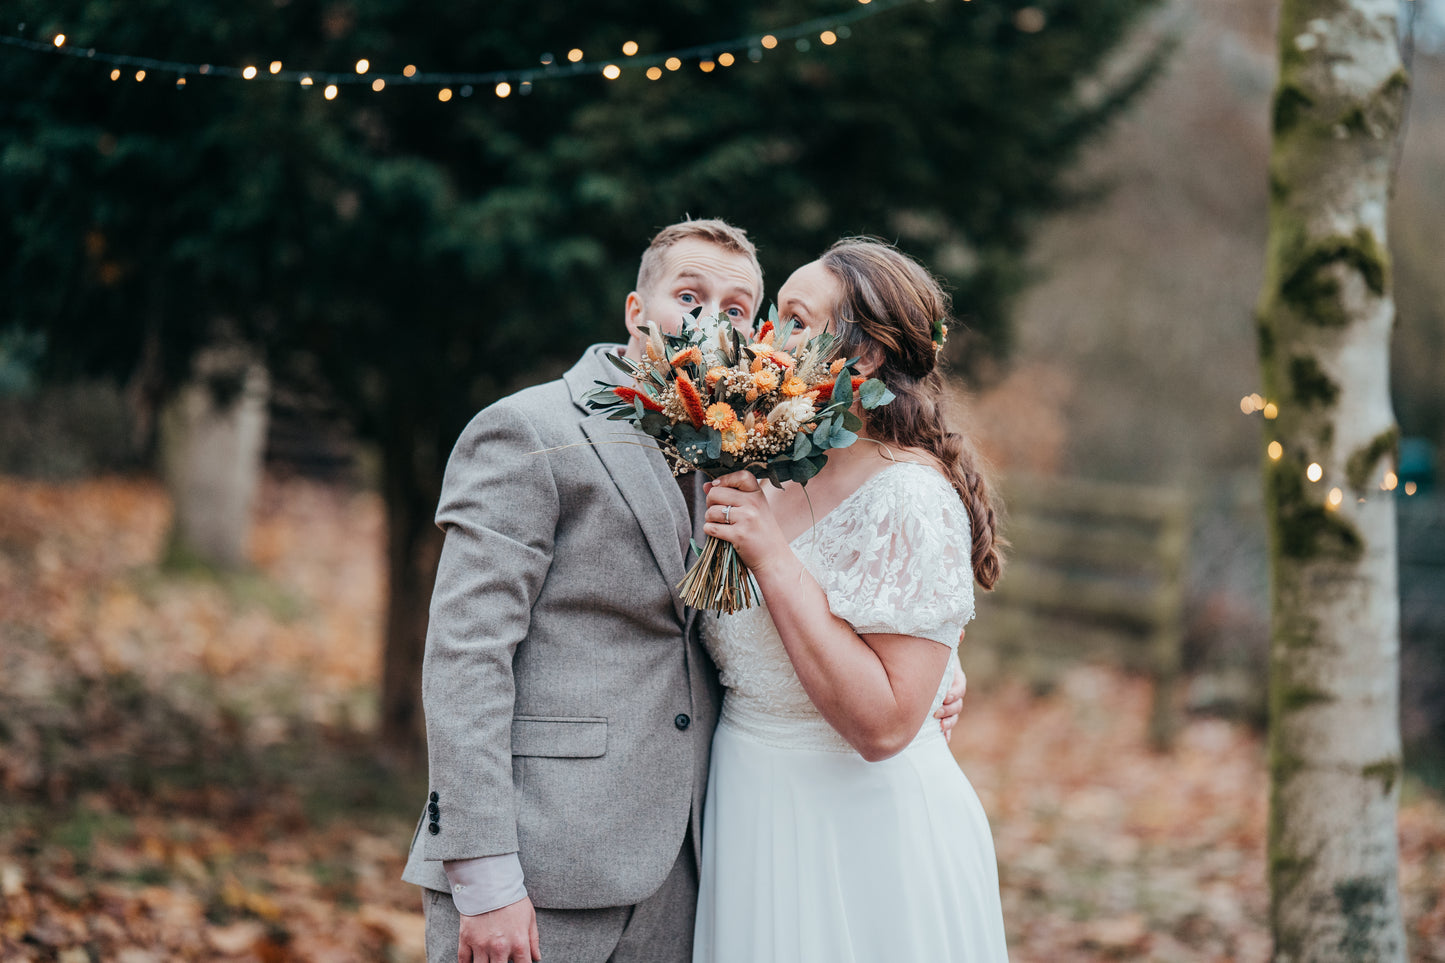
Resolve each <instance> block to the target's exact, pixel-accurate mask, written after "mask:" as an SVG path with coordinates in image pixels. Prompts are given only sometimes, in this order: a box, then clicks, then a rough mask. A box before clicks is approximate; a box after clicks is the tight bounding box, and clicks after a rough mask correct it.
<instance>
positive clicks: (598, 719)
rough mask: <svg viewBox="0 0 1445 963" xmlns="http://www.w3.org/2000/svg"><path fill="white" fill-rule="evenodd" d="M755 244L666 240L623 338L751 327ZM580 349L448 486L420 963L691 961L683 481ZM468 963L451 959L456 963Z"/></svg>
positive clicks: (704, 678)
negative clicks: (587, 398) (592, 402)
mask: <svg viewBox="0 0 1445 963" xmlns="http://www.w3.org/2000/svg"><path fill="white" fill-rule="evenodd" d="M762 293H763V278H762V269H761V268H760V267H759V265H758V260H757V254H756V251H755V249H754V247H753V245H752V243H751V242H750V241H749V240H748V238H747V235H746V234H745V233H744V232H743V231H741V230H739V229H737V228H735V227H732V226H731V225H729V224H726V223H724V222H722V221H716V220H698V221H684V222H682V223H679V224H674V225H672V226H671V227H668V228H665V229H663V230H662V231H661V232H660V233H659V234H658V235H657V236H656V237H655V238H653V240H652V243H651V244H650V245H649V247H648V248H647V250H646V251H645V252H644V254H643V256H642V263H641V267H640V269H639V271H638V277H637V290H635V291H634V292H632V293H631V294H629V295H628V297H627V302H626V309H625V318H626V324H627V330H628V335H629V342H628V345H627V349H626V351H627V354H629V355H631V356H634V357H635V356H638V355H639V354H640V353H641V351H642V347H643V344H644V339H643V337H642V336H641V335H639V333H638V327H639V326H640V325H643V324H646V323H648V322H658V323H661V324H662V325H663V327H664V328H665V329H666V328H672V329H674V330H675V329H676V327H677V326H678V324H679V323H680V319H681V317H682V315H683V314H685V313H689V312H693V311H695V310H697V309H698V308H699V307H700V308H701V309H702V313H703V314H705V315H716V316H718V317H728V318H731V319H733V320H734V321H735V323H737V324H739V325H748V324H750V323H751V321H752V319H753V318H754V317H756V316H757V310H758V307H759V305H760V303H761V299H762ZM616 350H617V346H616V345H598V346H594V347H592V348H590V349H588V351H587V352H586V353H585V354H584V355H583V356H582V359H581V360H580V361H578V362H577V364H576V365H574V366H573V367H572V369H571V370H570V371H568V372H567V373H566V374H565V375H563V376H562V378H561V379H560V380H558V381H553V382H549V383H547V384H543V385H539V386H537V387H534V388H528V389H526V390H524V391H521V392H518V393H517V394H515V395H512V396H510V397H507V398H503V399H502V400H501V401H498V402H497V403H496V404H494V405H492V406H491V407H489V408H487V409H486V410H484V411H482V412H481V413H480V414H478V415H477V416H476V417H475V418H474V419H473V420H472V422H471V424H470V425H468V426H467V428H466V430H465V431H464V432H463V433H462V436H461V438H460V439H459V440H458V441H457V444H456V448H455V449H454V450H453V452H452V456H451V460H450V461H449V463H448V465H447V471H446V477H445V481H444V483H443V486H442V496H441V501H440V504H439V506H438V508H437V515H436V520H437V524H438V525H439V526H440V527H441V528H442V529H443V531H444V532H445V533H446V538H445V542H444V547H443V549H442V555H441V561H440V564H439V566H438V570H437V579H436V588H435V590H434V592H433V595H432V605H431V620H430V624H429V627H428V631H427V639H426V656H425V668H424V671H423V681H422V699H423V705H424V708H425V710H426V723H427V746H428V755H429V761H430V771H431V774H430V788H429V793H428V799H427V801H426V804H425V811H424V812H423V814H422V818H421V821H420V822H419V824H418V827H417V832H416V835H415V836H414V838H413V841H412V847H411V852H410V855H409V858H408V860H407V865H406V870H405V872H404V873H403V875H402V878H403V879H405V880H407V881H408V882H412V883H417V884H419V885H421V886H423V887H425V888H426V892H424V894H423V896H424V910H425V913H426V940H427V959H428V960H429V961H430V963H455V961H458V960H460V961H462V963H467V961H475V963H484V961H485V963H504V961H505V963H514V961H516V963H525V961H530V960H536V959H540V958H542V957H541V955H540V950H542V949H545V952H546V957H545V958H546V959H548V960H551V961H554V963H592V961H595V963H603V961H607V960H612V961H616V963H629V961H649V963H650V961H657V963H664V961H666V963H683V961H685V960H688V959H690V957H691V944H692V921H693V915H694V912H695V905H696V901H697V865H698V858H699V855H700V852H701V849H700V840H699V836H698V834H699V831H700V829H701V826H702V819H701V811H702V802H703V791H704V786H705V783H706V779H707V770H708V753H709V749H710V747H711V741H712V732H713V727H714V725H715V723H716V721H717V713H718V704H719V691H718V684H717V678H716V672H715V670H714V668H713V666H712V663H711V661H710V660H709V659H708V657H707V654H706V653H705V652H704V651H703V648H702V645H701V643H700V640H699V637H698V631H697V622H698V617H697V614H696V613H695V612H693V611H691V610H689V609H687V608H685V607H684V606H683V604H682V602H681V600H680V599H679V597H678V594H677V590H676V589H675V588H674V586H676V585H677V583H678V581H679V580H681V578H682V576H683V573H684V570H685V564H686V554H687V551H688V542H689V539H690V538H693V537H696V538H697V539H698V540H699V541H701V539H702V536H701V534H700V532H701V528H700V526H699V525H697V524H696V523H695V522H694V519H693V518H692V517H691V511H692V505H693V500H694V498H696V497H697V495H696V493H695V492H694V485H695V484H696V478H695V476H693V475H686V476H683V477H682V478H680V479H674V478H673V476H672V474H671V472H670V471H669V469H668V467H667V465H666V463H665V462H664V460H663V458H662V456H661V454H660V453H658V452H657V451H656V450H655V449H652V448H649V447H646V446H644V445H640V444H638V443H637V440H636V434H635V432H632V431H631V429H628V428H626V427H625V426H623V425H621V424H619V423H618V422H612V421H608V420H607V419H606V417H605V416H602V415H598V414H594V413H589V412H588V411H587V409H586V408H585V407H584V406H583V404H582V396H583V394H584V393H585V392H587V391H588V390H590V389H591V388H593V387H594V386H595V382H597V381H605V382H608V383H613V382H616V381H617V380H618V372H617V369H616V368H614V367H612V366H611V365H610V364H609V363H608V362H607V361H606V359H605V358H604V356H603V355H604V352H607V351H616ZM459 945H460V948H459Z"/></svg>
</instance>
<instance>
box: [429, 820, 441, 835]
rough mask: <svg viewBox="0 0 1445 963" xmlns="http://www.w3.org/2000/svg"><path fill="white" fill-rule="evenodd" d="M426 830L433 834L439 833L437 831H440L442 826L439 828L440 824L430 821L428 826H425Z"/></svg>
mask: <svg viewBox="0 0 1445 963" xmlns="http://www.w3.org/2000/svg"><path fill="white" fill-rule="evenodd" d="M426 831H427V832H429V833H431V834H432V835H433V836H435V835H436V834H437V833H439V832H441V831H442V828H441V827H440V826H438V825H437V824H436V823H432V824H431V825H430V826H428V827H427V828H426Z"/></svg>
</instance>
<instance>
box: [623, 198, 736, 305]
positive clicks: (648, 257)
mask: <svg viewBox="0 0 1445 963" xmlns="http://www.w3.org/2000/svg"><path fill="white" fill-rule="evenodd" d="M688 240H696V241H706V242H708V243H709V244H716V245H717V246H718V247H720V248H722V249H723V250H724V251H728V252H730V253H732V254H742V255H744V256H746V257H747V259H748V260H749V261H751V262H752V263H753V272H754V273H755V274H756V275H757V279H758V299H759V301H761V300H762V297H763V266H762V265H761V264H759V263H758V249H757V248H756V247H754V246H753V242H752V241H750V240H748V232H747V231H745V230H743V229H742V228H740V227H733V226H732V225H731V224H729V223H728V222H727V221H723V220H719V219H717V218H704V219H701V220H696V221H694V220H686V221H679V222H678V223H676V224H671V225H668V226H667V227H664V228H663V229H662V230H660V231H658V232H657V236H656V237H654V238H653V239H652V243H651V244H649V245H647V250H645V251H643V252H642V263H641V264H640V265H639V266H638V268H637V290H638V291H639V292H645V291H647V289H648V288H649V287H651V286H652V284H653V282H654V281H656V280H657V278H658V275H660V274H661V273H662V271H663V267H664V265H665V263H666V260H667V249H668V248H670V247H672V246H673V245H674V244H676V243H677V242H678V241H688Z"/></svg>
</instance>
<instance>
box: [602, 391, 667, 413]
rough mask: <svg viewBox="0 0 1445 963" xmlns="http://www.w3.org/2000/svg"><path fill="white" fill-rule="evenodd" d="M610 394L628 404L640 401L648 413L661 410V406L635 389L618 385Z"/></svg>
mask: <svg viewBox="0 0 1445 963" xmlns="http://www.w3.org/2000/svg"><path fill="white" fill-rule="evenodd" d="M612 393H613V394H614V395H616V396H617V397H619V398H621V399H622V400H623V401H625V402H627V403H628V404H632V403H633V402H634V401H641V402H642V407H644V408H646V409H647V410H648V411H661V410H662V405H660V404H658V403H657V402H655V401H653V400H652V399H651V398H649V397H647V395H645V394H643V393H642V392H640V391H638V390H637V389H636V388H628V387H625V386H622V385H619V386H618V387H616V388H613V389H612Z"/></svg>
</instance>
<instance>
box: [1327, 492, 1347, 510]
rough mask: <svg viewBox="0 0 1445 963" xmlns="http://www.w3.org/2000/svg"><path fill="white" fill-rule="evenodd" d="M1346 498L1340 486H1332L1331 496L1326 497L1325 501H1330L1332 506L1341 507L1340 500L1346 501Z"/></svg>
mask: <svg viewBox="0 0 1445 963" xmlns="http://www.w3.org/2000/svg"><path fill="white" fill-rule="evenodd" d="M1344 500H1345V493H1344V492H1342V491H1340V490H1339V489H1338V488H1331V489H1330V497H1329V498H1327V499H1325V501H1326V502H1328V503H1329V506H1330V507H1331V508H1339V507H1340V502H1342V501H1344Z"/></svg>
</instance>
